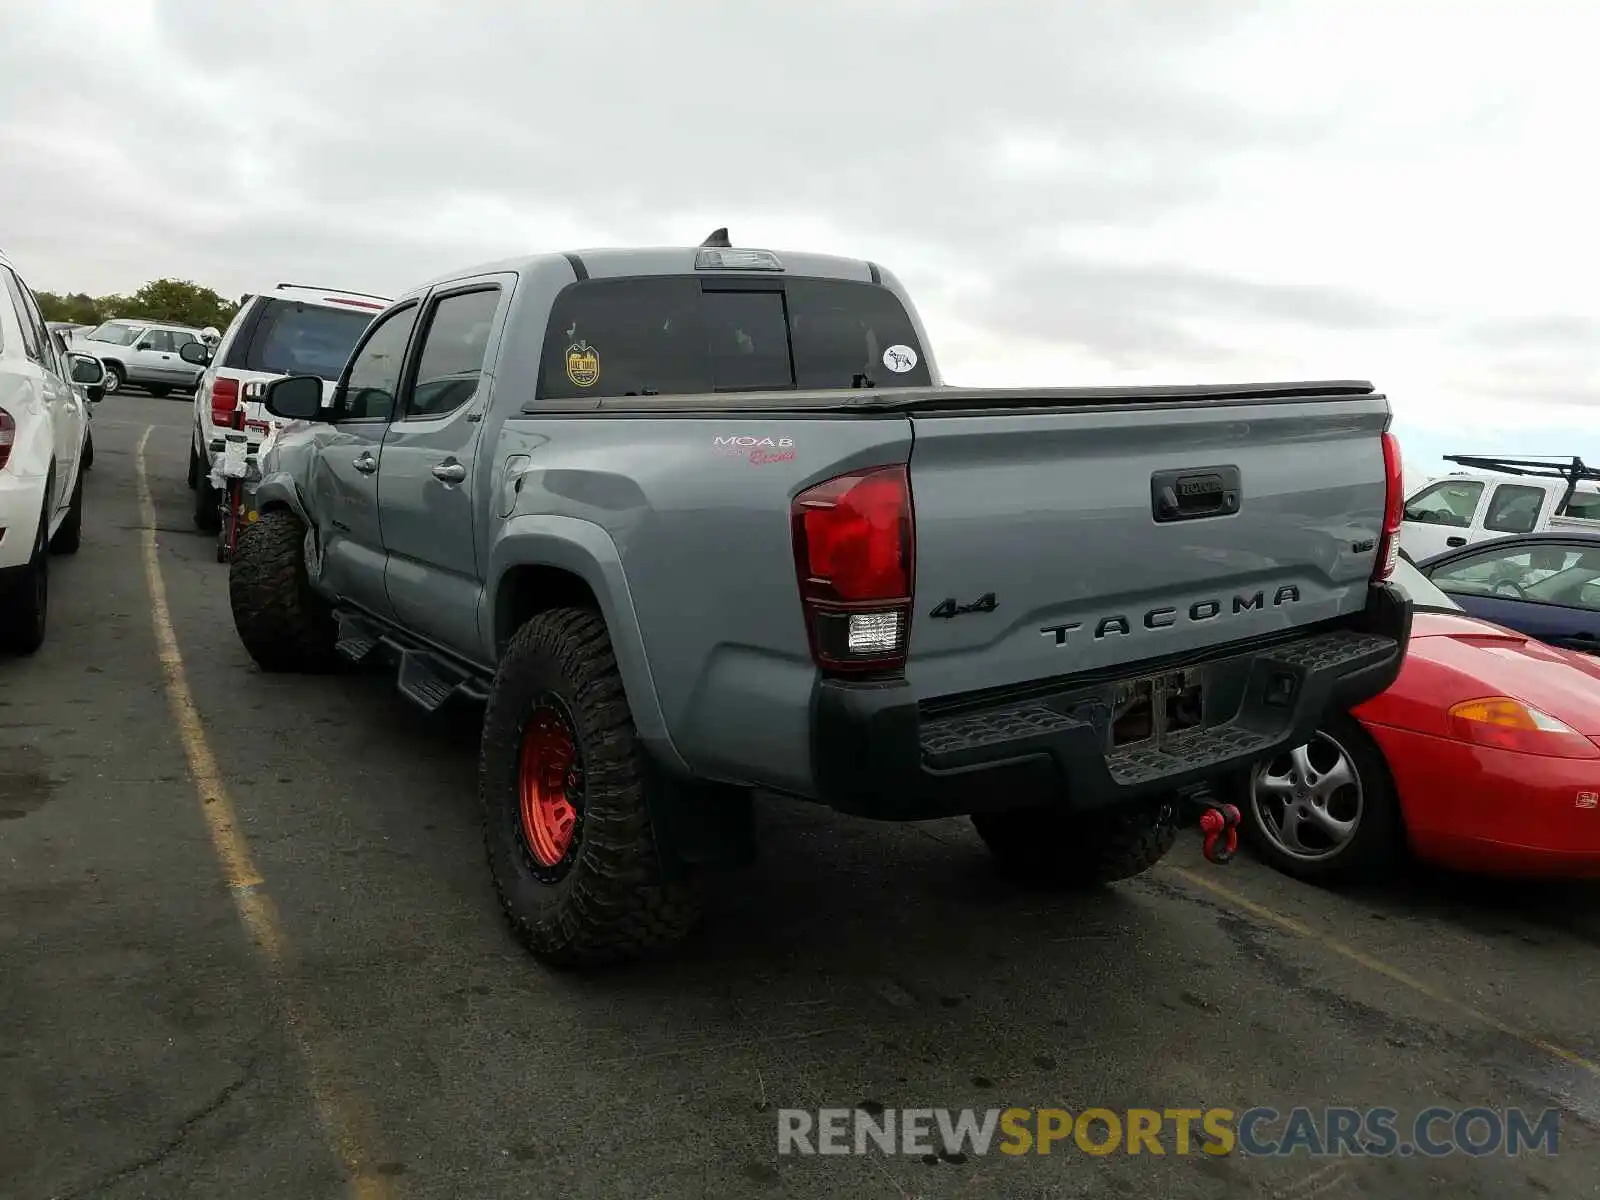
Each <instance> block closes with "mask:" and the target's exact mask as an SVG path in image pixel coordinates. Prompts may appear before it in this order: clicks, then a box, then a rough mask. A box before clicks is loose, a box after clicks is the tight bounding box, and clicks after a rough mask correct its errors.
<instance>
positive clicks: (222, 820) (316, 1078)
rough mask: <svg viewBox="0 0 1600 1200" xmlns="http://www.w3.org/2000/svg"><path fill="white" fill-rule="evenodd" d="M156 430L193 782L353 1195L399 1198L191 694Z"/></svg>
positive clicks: (171, 671) (144, 477) (159, 598)
mask: <svg viewBox="0 0 1600 1200" xmlns="http://www.w3.org/2000/svg"><path fill="white" fill-rule="evenodd" d="M154 430H155V426H154V425H150V426H147V427H146V428H145V431H144V435H143V436H142V437H140V439H139V447H138V449H137V450H135V451H134V464H135V470H136V482H137V485H138V491H139V514H140V521H141V526H142V529H141V534H142V541H143V549H144V575H145V587H146V589H147V590H148V591H149V594H150V621H151V624H152V625H153V626H154V628H155V635H156V651H157V655H158V657H159V658H160V660H161V671H162V675H163V681H164V685H165V689H166V693H167V702H168V704H169V705H170V707H171V709H172V717H173V720H174V722H175V723H176V725H177V729H178V737H179V739H180V740H181V741H182V742H183V751H184V755H185V757H186V758H187V759H188V760H189V775H190V776H191V778H192V779H193V780H194V786H195V791H196V793H197V794H198V796H199V799H200V812H201V813H202V815H203V816H204V817H205V820H206V826H207V828H208V829H209V831H210V833H211V844H212V847H213V849H214V850H215V852H216V856H217V861H218V863H219V864H220V865H221V867H222V873H223V877H224V878H225V879H226V880H227V883H228V889H229V891H230V892H231V893H232V895H233V903H234V906H235V907H236V908H237V909H238V911H239V918H240V920H242V921H243V922H244V926H245V930H246V931H247V932H248V934H249V936H250V940H251V942H252V943H253V944H254V946H255V947H256V949H257V950H258V951H259V952H260V954H261V956H262V957H263V958H264V959H265V960H266V965H267V968H268V970H269V972H270V973H271V976H272V982H273V984H274V986H275V987H276V988H277V990H278V992H279V998H280V999H281V1001H282V1003H283V1011H284V1013H285V1015H286V1018H287V1023H288V1026H289V1032H290V1034H291V1035H292V1036H293V1038H294V1040H295V1044H296V1045H297V1046H298V1047H299V1049H300V1052H301V1053H302V1054H303V1055H304V1056H305V1060H306V1065H307V1069H308V1072H309V1075H310V1086H311V1094H312V1098H313V1100H314V1101H315V1104H316V1109H317V1117H318V1119H319V1120H320V1121H321V1123H322V1127H323V1129H324V1131H325V1132H326V1134H327V1136H328V1139H329V1141H330V1143H331V1145H332V1148H333V1151H334V1153H335V1154H337V1155H338V1157H339V1159H340V1161H341V1162H343V1164H344V1167H345V1170H346V1171H347V1172H348V1174H349V1183H350V1192H351V1195H353V1196H355V1197H358V1198H359V1200H385V1198H387V1197H390V1196H392V1195H394V1194H395V1192H394V1187H393V1184H392V1181H391V1179H390V1178H388V1177H386V1176H383V1175H379V1174H375V1173H374V1172H375V1170H376V1168H377V1166H378V1163H379V1159H378V1157H377V1154H376V1147H377V1142H376V1139H375V1138H374V1137H373V1135H372V1132H371V1131H372V1121H371V1118H370V1117H369V1116H368V1115H367V1112H366V1108H365V1105H364V1104H363V1103H362V1102H361V1100H360V1099H359V1098H358V1097H357V1096H356V1095H354V1094H353V1093H351V1092H350V1091H348V1090H346V1089H344V1088H342V1087H341V1086H340V1085H339V1083H338V1082H337V1081H338V1079H339V1078H340V1077H341V1076H343V1075H345V1074H346V1072H344V1071H342V1070H340V1065H339V1062H338V1056H337V1053H336V1052H335V1050H334V1049H333V1039H332V1037H331V1036H330V1034H329V1031H328V1028H327V1025H326V1023H325V1022H324V1021H323V1020H322V1019H321V1018H320V1017H319V1016H318V1015H317V1013H316V1011H315V1009H313V1008H312V1006H311V1005H309V1004H307V1003H306V1002H305V1001H304V1000H303V999H302V998H301V997H300V996H299V994H298V993H297V990H296V988H295V986H294V981H293V975H294V971H293V963H292V955H291V950H290V944H289V940H288V938H287V937H286V936H285V934H284V931H283V926H282V923H281V922H280V921H279V920H278V913H277V908H276V906H275V905H274V904H273V902H272V897H271V896H270V895H268V894H267V891H266V888H265V886H264V884H265V881H264V880H263V879H262V877H261V872H260V871H259V870H258V869H257V868H256V865H255V861H254V859H253V858H252V857H251V854H250V846H249V843H248V842H246V841H245V837H244V834H243V833H242V832H241V831H240V829H239V819H238V815H237V813H236V811H235V809H234V806H233V800H232V798H231V797H230V796H229V794H228V785H227V782H226V780H224V779H223V776H222V770H221V768H220V767H219V766H218V765H217V758H216V755H215V754H213V753H212V751H211V743H210V741H209V740H208V739H207V737H206V730H205V722H204V721H203V720H202V719H201V716H200V710H199V708H198V707H197V706H196V704H195V702H194V695H193V693H192V692H191V691H190V689H189V678H188V675H187V673H186V672H185V671H184V666H183V654H182V653H181V651H180V650H179V649H178V636H177V633H176V631H175V630H174V629H173V625H172V614H171V612H170V610H169V609H168V608H167V588H166V583H165V581H164V580H163V578H162V575H161V562H160V559H159V558H158V557H157V554H156V508H155V501H154V500H153V499H152V498H151V495H150V481H149V476H148V474H147V473H146V470H145V445H146V443H148V442H149V441H150V434H151V433H152V432H153V431H154Z"/></svg>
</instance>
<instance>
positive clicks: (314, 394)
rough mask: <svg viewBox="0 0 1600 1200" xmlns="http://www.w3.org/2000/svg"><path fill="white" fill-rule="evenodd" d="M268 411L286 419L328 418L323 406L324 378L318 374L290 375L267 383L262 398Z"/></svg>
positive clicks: (313, 419) (311, 419) (308, 419)
mask: <svg viewBox="0 0 1600 1200" xmlns="http://www.w3.org/2000/svg"><path fill="white" fill-rule="evenodd" d="M262 403H263V404H265V405H266V408H267V411H268V412H269V413H271V414H272V415H273V416H275V417H282V418H284V420H286V421H315V420H318V419H321V420H327V417H326V415H324V413H323V408H322V380H321V378H320V377H318V376H316V375H289V376H286V377H284V378H283V379H274V380H273V381H272V382H271V383H269V384H267V390H266V393H265V395H264V396H263V398H262Z"/></svg>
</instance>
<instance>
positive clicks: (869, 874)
mask: <svg viewBox="0 0 1600 1200" xmlns="http://www.w3.org/2000/svg"><path fill="white" fill-rule="evenodd" d="M190 411H191V410H190V405H189V403H188V402H187V401H186V400H185V399H183V398H176V397H175V398H172V399H167V400H155V399H152V398H149V397H144V396H138V395H135V394H132V393H129V394H124V395H120V396H115V397H112V398H110V399H108V400H107V401H105V402H104V403H103V404H101V405H100V406H99V408H98V410H97V415H96V419H95V422H94V433H95V440H96V448H97V461H96V463H95V466H94V469H93V471H92V473H91V476H90V479H89V482H88V485H87V489H86V496H87V513H86V520H85V526H84V540H83V548H82V550H81V552H80V553H79V554H78V555H77V556H76V557H74V558H70V559H59V558H58V559H56V560H54V563H53V575H52V617H51V630H50V637H49V641H48V642H47V644H46V646H45V648H44V649H43V650H42V651H41V652H40V653H39V654H38V655H37V656H36V657H35V658H33V659H30V660H25V661H23V660H7V661H0V1196H3V1197H8V1198H10V1197H17V1198H33V1197H58V1198H66V1197H74V1198H76V1197H89V1196H95V1197H100V1196H105V1197H118V1198H121V1197H135V1196H151V1197H161V1198H162V1200H178V1198H180V1197H191V1196H192V1197H205V1198H207V1200H210V1198H213V1197H216V1196H219V1195H236V1196H250V1197H279V1196H282V1197H323V1196H328V1197H337V1196H369V1197H390V1196H395V1197H398V1196H421V1197H457V1196H463V1197H464V1196H471V1197H475V1198H480V1197H481V1198H490V1197H544V1196H550V1197H557V1196H559V1197H610V1196H619V1197H620V1196H627V1197H630V1198H631V1197H648V1196H661V1197H678V1196H683V1197H764V1196H772V1197H814V1196H815V1197H833V1196H838V1197H852V1198H860V1197H879V1196H881V1197H885V1198H889V1200H893V1198H896V1197H899V1198H909V1197H954V1196H973V1197H1036V1198H1044V1197H1051V1198H1054V1197H1076V1196H1091V1195H1092V1196H1108V1195H1111V1196H1115V1195H1128V1196H1136V1195H1137V1196H1161V1197H1164V1198H1168V1200H1177V1198H1181V1197H1196V1198H1199V1197H1222V1196H1240V1195H1262V1196H1277V1197H1285V1198H1293V1200H1308V1198H1310V1197H1313V1196H1315V1197H1331V1198H1336V1200H1343V1198H1346V1197H1395V1198H1404V1200H1414V1198H1415V1197H1418V1196H1426V1195H1440V1196H1449V1197H1452V1198H1463V1197H1478V1196H1481V1197H1486V1198H1487V1197H1493V1198H1495V1200H1500V1198H1502V1197H1507V1196H1557V1197H1569V1196H1585V1195H1596V1194H1600V1182H1597V1181H1600V1171H1597V1170H1596V1167H1597V1165H1600V1155H1597V1148H1600V1145H1597V1144H1600V1066H1596V1065H1595V1064H1596V1062H1597V1061H1600V1020H1597V1019H1596V1017H1595V1007H1594V997H1595V996H1596V994H1597V988H1596V985H1597V982H1600V971H1597V947H1600V892H1597V891H1596V890H1595V889H1594V888H1593V887H1580V886H1567V885H1542V886H1533V885H1526V884H1494V885H1490V884H1485V883H1481V882H1476V881H1472V880H1462V879H1457V878H1453V877H1446V876H1439V875H1436V874H1433V873H1431V872H1424V871H1420V870H1419V871H1414V872H1410V873H1408V875H1407V877H1406V878H1405V879H1404V880H1403V881H1401V882H1399V883H1397V884H1395V885H1392V886H1390V887H1387V888H1384V889H1381V890H1377V891H1366V892H1361V893H1358V894H1354V895H1342V894H1334V893H1330V892H1326V891H1320V890H1316V889H1311V888H1306V887H1303V886H1300V885H1297V884H1294V883H1293V882H1291V881H1289V880H1286V879H1283V878H1281V877H1279V876H1276V875H1274V874H1272V873H1271V872H1269V871H1268V870H1266V869H1265V868H1264V867H1262V866H1260V865H1258V864H1256V863H1254V862H1251V861H1249V860H1248V859H1244V858H1241V859H1240V860H1239V861H1236V862H1235V863H1233V864H1231V865H1229V866H1227V867H1224V868H1217V867H1211V866H1208V865H1206V864H1205V863H1204V862H1203V861H1202V860H1201V858H1200V856H1199V853H1198V846H1197V845H1196V844H1194V843H1192V842H1191V841H1189V840H1187V839H1186V840H1185V842H1184V843H1183V844H1182V845H1181V846H1180V848H1179V849H1178V850H1177V851H1175V852H1174V853H1173V855H1172V856H1171V857H1170V858H1169V860H1168V862H1167V863H1166V864H1164V865H1163V866H1161V867H1159V868H1157V869H1156V870H1155V871H1153V872H1151V873H1150V874H1148V875H1147V876H1145V877H1143V878H1141V879H1139V880H1136V881H1132V882H1130V883H1127V884H1124V885H1120V886H1117V887H1114V888H1111V889H1107V890H1104V891H1102V892H1098V893H1095V894H1092V895H1088V896H1076V897H1062V896H1056V895H1050V894H1038V893H1031V892H1025V891H1019V890H1017V889H1015V888H1013V887H1012V886H1010V885H1009V884H1007V883H1005V882H1004V881H1002V880H1001V879H999V878H997V877H996V875H995V873H994V872H993V870H992V868H991V865H990V863H989V861H988V858H987V856H986V854H985V852H984V850H983V848H982V846H981V844H980V843H979V842H978V840H977V838H976V837H975V835H974V834H973V833H972V832H971V830H970V828H969V827H968V826H967V825H965V823H963V822H959V821H951V822H936V823H929V824H923V825H917V826H892V825H882V824H877V823H873V822H869V821H863V820H855V819H850V818H845V817H840V816H837V815H833V814H831V813H827V812H824V811H820V810H816V809H813V808H811V807H808V806H805V805H801V804H796V803H791V802H787V801H781V800H776V799H774V800H771V801H770V802H764V803H763V804H762V805H761V808H760V816H759V821H760V833H761V842H762V848H763V855H762V860H761V861H760V862H759V863H758V864H756V865H755V866H752V867H750V868H747V869H743V870H740V871H738V872H733V873H729V874H726V875H724V876H721V877H719V878H717V879H716V880H715V881H714V885H713V888H712V896H711V900H710V902H709V905H708V916H707V920H706V922H705V925H704V927H703V928H702V930H701V931H700V932H699V934H698V935H697V936H696V937H695V938H694V939H693V940H692V941H691V943H690V944H689V945H687V946H686V947H685V948H684V949H683V951H682V952H681V953H680V954H679V955H678V956H677V957H675V958H673V959H671V960H670V961H666V962H661V963H653V964H649V965H644V966H635V967H628V968H623V969H620V970H611V971H605V972H599V973H593V974H559V973H553V972H551V971H548V970H546V969H544V968H543V967H541V966H540V965H539V964H538V963H537V962H535V961H533V960H532V959H530V958H529V957H528V956H527V955H526V954H525V953H524V952H523V951H522V950H521V948H520V947H519V946H518V945H517V944H516V942H515V941H514V940H513V939H512V937H511V935H510V933H509V931H508V929H507V927H506V926H505V924H504V922H503V919H502V917H501V915H500V913H499V910H498V908H497V906H496V903H495V900H494V896H493V892H492V890H491V887H490V883H489V878H488V874H487V871H486V868H485V865H484V861H483V853H482V849H481V845H480V842H479V836H478V829H477V821H476V815H475V811H474V806H475V795H474V788H475V765H476V762H475V760H476V738H475V734H476V727H475V721H476V716H477V714H475V713H473V712H471V711H470V710H469V711H464V712H458V713H455V714H452V715H444V716H437V717H429V716H427V715H425V714H423V713H421V712H420V711H417V710H415V709H413V708H412V707H410V706H409V705H408V704H407V703H406V702H405V701H404V700H403V699H401V698H400V697H398V696H397V695H396V694H395V693H394V692H393V691H392V689H391V688H390V686H389V685H388V683H387V681H386V680H385V679H384V678H383V677H382V676H381V675H351V676H348V677H340V678H335V679H327V678H298V677H281V676H269V675H264V674H262V673H260V672H259V671H257V670H256V669H255V668H254V666H253V665H252V664H251V662H250V660H249V659H248V657H247V656H246V655H245V653H244V651H243V649H242V648H241V647H240V645H239V642H238V639H237V637H236V635H235V633H234V630H233V626H232V621H231V618H230V616H229V610H228V600H227V587H226V583H227V569H226V567H223V566H220V565H218V564H217V563H216V562H215V560H214V555H213V542H212V540H211V539H210V538H207V537H204V536H201V535H199V534H197V533H195V532H194V531H193V529H192V526H191V523H190V515H189V514H190V492H189V491H188V489H187V487H186V486H185V483H184V475H185V467H186V456H187V436H188V435H187V429H188V422H189V420H190ZM141 445H142V446H143V451H142V462H143V470H144V477H145V479H146V480H147V495H148V498H149V505H148V508H145V507H142V505H141V491H140V483H139V478H140V461H141V454H140V453H139V447H140V446H141ZM147 514H148V517H153V528H151V527H148V526H150V524H151V523H150V522H149V521H148V519H147ZM147 538H153V541H152V542H150V543H149V549H150V550H152V551H153V553H150V554H149V556H148V561H147V541H146V539H147ZM150 566H153V567H154V568H155V571H154V573H153V574H152V572H151V571H150V570H148V569H147V568H148V567H150ZM1297 1105H1305V1106H1310V1107H1313V1108H1316V1109H1321V1108H1323V1107H1325V1106H1332V1105H1349V1106H1356V1107H1360V1108H1366V1107H1369V1106H1384V1107H1388V1108H1392V1109H1395V1110H1398V1111H1399V1112H1400V1113H1401V1114H1414V1113H1417V1112H1419V1111H1421V1110H1424V1109H1427V1108H1429V1107H1430V1106H1442V1107H1445V1108H1449V1109H1452V1110H1458V1111H1459V1110H1465V1109H1468V1108H1472V1107H1476V1106H1486V1107H1489V1108H1493V1109H1497V1110H1501V1111H1503V1110H1504V1109H1506V1108H1507V1107H1510V1106H1520V1107H1522V1108H1524V1109H1526V1110H1528V1111H1529V1112H1530V1113H1533V1114H1537V1113H1539V1112H1542V1111H1543V1110H1545V1109H1547V1108H1551V1107H1554V1108H1557V1109H1559V1111H1560V1140H1559V1147H1558V1152H1557V1153H1556V1154H1555V1155H1549V1154H1545V1153H1533V1154H1525V1155H1522V1156H1517V1157H1512V1156H1507V1155H1504V1154H1489V1155H1483V1156H1473V1155H1469V1154H1465V1153H1457V1154H1451V1155H1446V1156H1442V1157H1428V1156H1423V1155H1411V1156H1404V1155H1400V1154H1396V1155H1392V1156H1387V1157H1384V1156H1373V1155H1367V1156H1345V1157H1334V1158H1310V1157H1307V1156H1306V1155H1304V1154H1297V1155H1294V1156H1286V1157H1260V1156H1247V1155H1244V1154H1240V1153H1234V1154H1228V1155H1221V1156H1212V1155H1207V1154H1203V1153H1189V1154H1180V1153H1178V1152H1176V1150H1175V1149H1174V1145H1173V1142H1172V1140H1171V1139H1170V1137H1169V1138H1168V1140H1167V1144H1166V1153H1165V1154H1162V1155H1156V1154H1153V1153H1150V1152H1148V1151H1146V1152H1143V1153H1138V1154H1127V1153H1123V1152H1120V1151H1118V1152H1114V1153H1110V1154H1105V1155H1095V1154H1092V1153H1088V1152H1085V1151H1084V1150H1082V1149H1080V1148H1078V1147H1077V1146H1076V1145H1075V1144H1074V1143H1073V1141H1072V1139H1070V1138H1069V1139H1067V1140H1065V1141H1062V1142H1060V1143H1058V1144H1057V1145H1056V1146H1055V1147H1054V1148H1053V1152H1052V1153H1050V1154H1048V1155H1045V1154H1038V1153H1028V1154H1022V1155H1010V1154H1005V1153H999V1152H995V1151H994V1150H993V1149H991V1152H990V1153H987V1154H977V1153H970V1154H965V1155H963V1154H951V1155H944V1156H940V1155H937V1154H930V1155H926V1156H924V1155H921V1154H917V1153H912V1154H909V1155H899V1154H897V1155H888V1154H884V1153H881V1152H877V1151H875V1150H874V1151H872V1152H869V1153H867V1154H864V1155H855V1154H842V1155H792V1154H791V1155H780V1154H779V1153H778V1122H779V1119H780V1113H779V1110H782V1109H806V1110H811V1111H812V1112H813V1113H814V1112H815V1110H817V1109H822V1108H856V1107H858V1106H860V1107H862V1108H863V1109H865V1110H866V1111H868V1112H871V1113H877V1112H878V1111H879V1110H880V1108H886V1109H888V1110H901V1109H907V1108H931V1109H943V1108H949V1109H959V1108H968V1107H971V1108H975V1109H979V1110H988V1109H995V1108H999V1109H1007V1108H1014V1107H1015V1108H1061V1109H1066V1110H1069V1111H1070V1112H1072V1113H1079V1112H1081V1111H1082V1110H1084V1109H1087V1108H1096V1107H1097V1108H1104V1109H1109V1110H1112V1111H1113V1112H1125V1111H1126V1110H1129V1109H1134V1108H1154V1109H1158V1110H1160V1109H1168V1108H1195V1109H1211V1108H1226V1109H1230V1110H1233V1111H1234V1112H1235V1113H1239V1112H1242V1111H1244V1110H1247V1109H1250V1108H1254V1107H1258V1106H1271V1107H1274V1108H1276V1109H1278V1110H1280V1111H1281V1112H1287V1111H1288V1110H1290V1109H1291V1108H1293V1107H1295V1106H1297Z"/></svg>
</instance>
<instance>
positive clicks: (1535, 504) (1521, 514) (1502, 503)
mask: <svg viewBox="0 0 1600 1200" xmlns="http://www.w3.org/2000/svg"><path fill="white" fill-rule="evenodd" d="M1544 494H1545V493H1544V489H1543V488H1541V487H1530V486H1529V485H1527V484H1523V483H1502V484H1501V485H1500V486H1499V487H1497V488H1495V490H1494V495H1493V496H1492V497H1490V500H1489V511H1488V512H1486V513H1485V514H1484V517H1483V527H1484V528H1485V529H1488V530H1491V531H1493V532H1495V533H1532V532H1533V530H1534V526H1536V525H1537V524H1538V523H1539V510H1540V508H1542V507H1543V506H1544Z"/></svg>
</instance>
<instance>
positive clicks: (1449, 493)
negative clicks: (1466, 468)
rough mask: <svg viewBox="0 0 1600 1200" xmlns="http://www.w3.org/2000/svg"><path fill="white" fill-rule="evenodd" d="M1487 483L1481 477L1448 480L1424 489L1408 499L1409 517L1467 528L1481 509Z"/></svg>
mask: <svg viewBox="0 0 1600 1200" xmlns="http://www.w3.org/2000/svg"><path fill="white" fill-rule="evenodd" d="M1482 495H1483V484H1482V483H1480V482H1478V481H1477V480H1472V479H1462V480H1455V479H1450V480H1445V481H1443V482H1440V483H1436V484H1433V485H1432V486H1431V487H1426V488H1423V489H1422V491H1420V492H1418V493H1417V494H1416V495H1415V496H1413V497H1411V499H1410V500H1408V501H1406V520H1408V521H1420V522H1423V523H1424V524H1428V525H1448V526H1450V527H1451V528H1452V529H1465V528H1467V526H1469V525H1471V524H1472V514H1473V513H1475V512H1476V511H1477V510H1478V498H1479V497H1480V496H1482Z"/></svg>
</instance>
